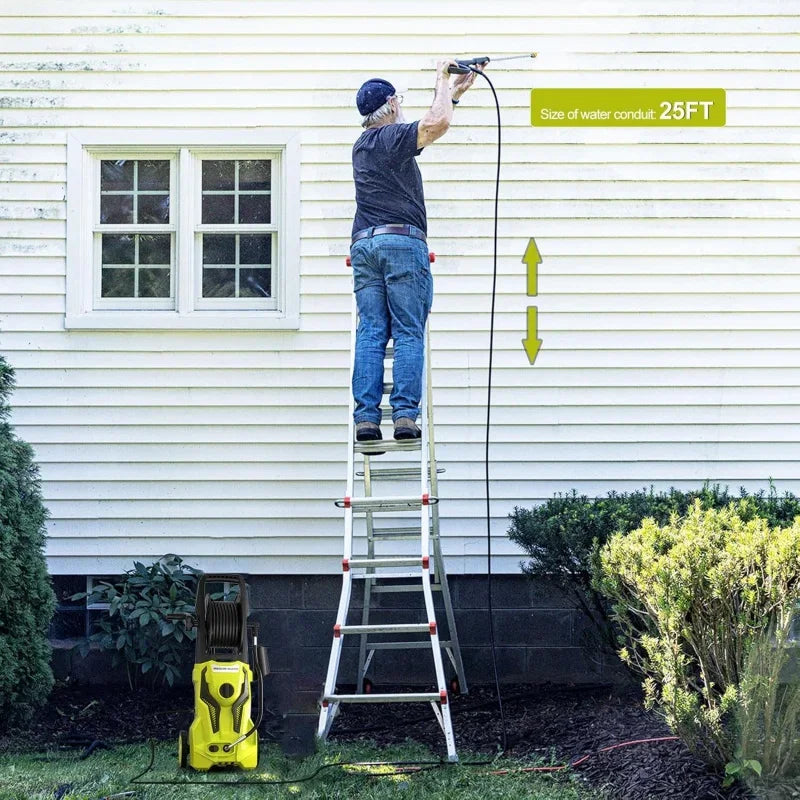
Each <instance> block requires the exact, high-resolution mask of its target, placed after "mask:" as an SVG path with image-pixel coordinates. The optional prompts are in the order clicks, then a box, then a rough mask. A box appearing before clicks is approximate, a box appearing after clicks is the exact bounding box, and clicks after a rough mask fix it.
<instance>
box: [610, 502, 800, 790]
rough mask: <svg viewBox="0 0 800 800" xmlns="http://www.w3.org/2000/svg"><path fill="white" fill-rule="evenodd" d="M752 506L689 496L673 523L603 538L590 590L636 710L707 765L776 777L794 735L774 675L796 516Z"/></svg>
mask: <svg viewBox="0 0 800 800" xmlns="http://www.w3.org/2000/svg"><path fill="white" fill-rule="evenodd" d="M753 507H754V504H753V502H752V498H747V499H745V500H743V501H740V502H739V503H732V504H730V506H729V507H727V508H724V509H705V510H704V509H703V507H702V503H701V501H700V500H699V499H698V500H696V501H695V503H694V505H693V506H692V507H691V509H689V512H688V514H687V515H686V516H685V517H683V518H680V517H678V516H677V515H673V517H672V518H671V519H670V521H669V522H667V524H665V525H659V524H658V523H657V522H656V521H655V520H653V519H646V520H645V521H644V522H643V523H642V525H641V527H640V528H638V529H636V530H635V531H632V532H631V533H628V534H627V535H622V534H616V535H614V536H612V537H611V538H610V539H609V541H608V542H607V543H606V545H605V546H604V547H603V548H602V549H601V551H600V552H599V559H598V563H599V568H600V575H599V577H598V578H597V579H596V581H595V588H596V589H597V591H599V592H601V593H602V594H603V595H604V596H605V597H606V598H608V600H609V601H610V603H611V606H612V615H613V619H614V621H615V622H616V623H617V624H618V625H619V627H620V629H621V630H622V632H623V634H622V636H621V637H620V640H619V641H620V644H623V645H624V646H623V647H622V648H621V650H620V656H621V657H622V658H623V660H624V661H625V662H626V663H628V664H629V665H630V666H631V667H632V668H634V669H635V670H636V671H637V672H638V673H640V674H641V675H642V676H643V678H644V681H643V687H644V692H645V699H646V704H647V706H648V707H650V708H652V707H655V708H658V709H659V710H660V711H661V713H663V715H664V717H665V719H666V721H667V722H668V724H669V725H670V727H671V728H672V730H673V731H674V732H675V733H676V734H678V735H679V736H680V737H681V738H682V739H683V740H684V741H685V742H686V744H687V745H688V746H689V747H690V748H691V749H692V750H693V751H694V752H695V753H697V754H698V755H699V756H701V757H702V758H704V759H705V760H706V761H708V762H709V763H711V764H713V765H715V766H718V767H721V766H723V765H726V764H728V765H730V766H729V767H728V771H729V773H730V774H738V773H740V772H743V771H744V770H745V769H751V770H752V771H753V773H754V774H755V773H757V772H758V771H759V770H761V769H763V772H764V774H765V775H778V774H783V772H784V771H786V770H788V769H789V768H790V767H791V766H792V765H793V763H794V762H795V759H796V756H797V745H798V742H799V741H800V738H799V737H798V726H797V715H798V703H799V702H800V697H798V691H797V687H796V686H791V685H788V684H786V683H782V682H781V680H780V678H781V673H782V670H783V669H784V667H785V664H786V661H787V658H788V653H789V650H788V648H786V647H785V644H786V641H787V637H788V636H789V632H790V627H791V621H792V616H793V613H794V608H795V606H796V604H797V601H798V599H799V598H800V518H798V519H796V520H795V521H794V522H793V524H792V525H790V526H787V527H771V526H770V524H769V522H768V521H767V520H765V519H762V518H760V517H757V516H754V515H753ZM756 761H757V762H758V767H755V766H754V762H756ZM795 765H796V764H795Z"/></svg>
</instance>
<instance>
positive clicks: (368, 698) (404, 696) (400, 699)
mask: <svg viewBox="0 0 800 800" xmlns="http://www.w3.org/2000/svg"><path fill="white" fill-rule="evenodd" d="M441 699H442V698H441V696H440V695H439V693H438V692H397V693H396V694H375V693H373V692H370V693H369V694H332V695H323V696H322V702H323V703H439V702H441Z"/></svg>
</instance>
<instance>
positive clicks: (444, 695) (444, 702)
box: [439, 689, 447, 706]
mask: <svg viewBox="0 0 800 800" xmlns="http://www.w3.org/2000/svg"><path fill="white" fill-rule="evenodd" d="M439 702H440V703H441V704H442V705H443V706H446V705H447V691H446V690H445V689H442V691H441V692H439Z"/></svg>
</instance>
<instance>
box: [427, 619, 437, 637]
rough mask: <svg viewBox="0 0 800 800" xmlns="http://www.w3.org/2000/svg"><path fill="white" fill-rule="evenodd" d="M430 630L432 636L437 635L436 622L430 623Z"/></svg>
mask: <svg viewBox="0 0 800 800" xmlns="http://www.w3.org/2000/svg"><path fill="white" fill-rule="evenodd" d="M428 628H430V631H431V636H433V635H435V633H436V623H435V622H430V623H428Z"/></svg>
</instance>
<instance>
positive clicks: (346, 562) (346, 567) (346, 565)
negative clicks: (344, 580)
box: [342, 558, 350, 572]
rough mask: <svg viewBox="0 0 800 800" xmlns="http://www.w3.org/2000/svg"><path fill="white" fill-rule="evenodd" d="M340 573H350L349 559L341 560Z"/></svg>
mask: <svg viewBox="0 0 800 800" xmlns="http://www.w3.org/2000/svg"><path fill="white" fill-rule="evenodd" d="M342 572H350V559H348V558H343V559H342Z"/></svg>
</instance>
